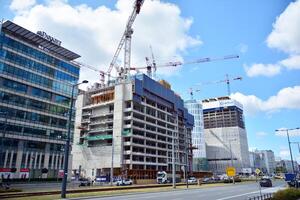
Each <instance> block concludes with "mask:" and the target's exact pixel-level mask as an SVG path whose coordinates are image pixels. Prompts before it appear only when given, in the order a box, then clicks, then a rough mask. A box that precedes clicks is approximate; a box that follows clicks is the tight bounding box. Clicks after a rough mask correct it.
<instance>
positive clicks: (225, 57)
mask: <svg viewBox="0 0 300 200" xmlns="http://www.w3.org/2000/svg"><path fill="white" fill-rule="evenodd" d="M234 58H239V56H238V55H227V56H223V57H216V58H209V57H206V58H199V59H196V60H193V61H187V62H181V61H175V62H167V63H165V64H161V65H156V63H155V68H154V66H153V65H149V64H147V66H146V67H130V68H129V69H130V70H140V69H147V75H148V76H149V77H152V75H151V73H152V68H154V70H155V71H156V69H157V68H161V67H177V66H181V65H190V64H197V63H204V62H212V61H218V60H228V59H234ZM148 60H149V59H148ZM146 61H147V58H146Z"/></svg>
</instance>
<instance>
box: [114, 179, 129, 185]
mask: <svg viewBox="0 0 300 200" xmlns="http://www.w3.org/2000/svg"><path fill="white" fill-rule="evenodd" d="M115 184H116V185H117V186H120V185H132V180H131V179H119V180H117V181H116V182H115Z"/></svg>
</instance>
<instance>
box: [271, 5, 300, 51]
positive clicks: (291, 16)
mask: <svg viewBox="0 0 300 200" xmlns="http://www.w3.org/2000/svg"><path fill="white" fill-rule="evenodd" d="M299 26H300V0H298V1H295V2H291V3H290V4H289V5H288V7H287V8H286V9H285V11H284V12H283V13H282V14H281V15H280V16H279V17H277V19H276V22H275V23H274V24H273V30H272V32H271V34H270V35H269V36H268V38H267V44H268V46H269V47H270V48H277V49H279V50H282V51H285V52H287V53H297V54H299V53H300V45H299V44H300V28H299Z"/></svg>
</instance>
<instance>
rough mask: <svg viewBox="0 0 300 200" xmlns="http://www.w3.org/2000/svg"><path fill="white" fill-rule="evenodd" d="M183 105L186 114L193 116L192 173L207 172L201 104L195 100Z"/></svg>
mask: <svg viewBox="0 0 300 200" xmlns="http://www.w3.org/2000/svg"><path fill="white" fill-rule="evenodd" d="M184 104H185V107H186V108H187V109H188V112H189V113H190V114H192V115H193V116H194V127H193V131H192V143H193V147H195V148H196V149H194V150H193V171H207V170H208V165H207V161H205V160H206V148H205V142H204V130H203V129H204V126H203V110H202V103H201V102H199V101H196V100H188V101H185V103H184Z"/></svg>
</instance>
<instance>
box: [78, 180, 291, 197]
mask: <svg viewBox="0 0 300 200" xmlns="http://www.w3.org/2000/svg"><path fill="white" fill-rule="evenodd" d="M273 185H274V186H273V187H272V188H262V190H261V192H262V194H264V193H273V192H276V191H277V190H279V189H283V188H284V187H285V186H286V184H285V182H284V181H274V182H273ZM259 194H260V192H259V187H258V184H257V183H253V182H251V183H243V184H236V185H232V184H230V185H226V186H218V187H209V188H200V189H178V190H175V191H168V192H152V193H140V194H136V193H135V194H134V193H132V194H127V195H118V196H111V197H91V198H86V197H85V198H78V199H89V200H120V199H126V200H144V199H145V200H147V199H149V200H162V199H172V200H227V199H228V200H247V199H248V197H251V196H257V195H259Z"/></svg>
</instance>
